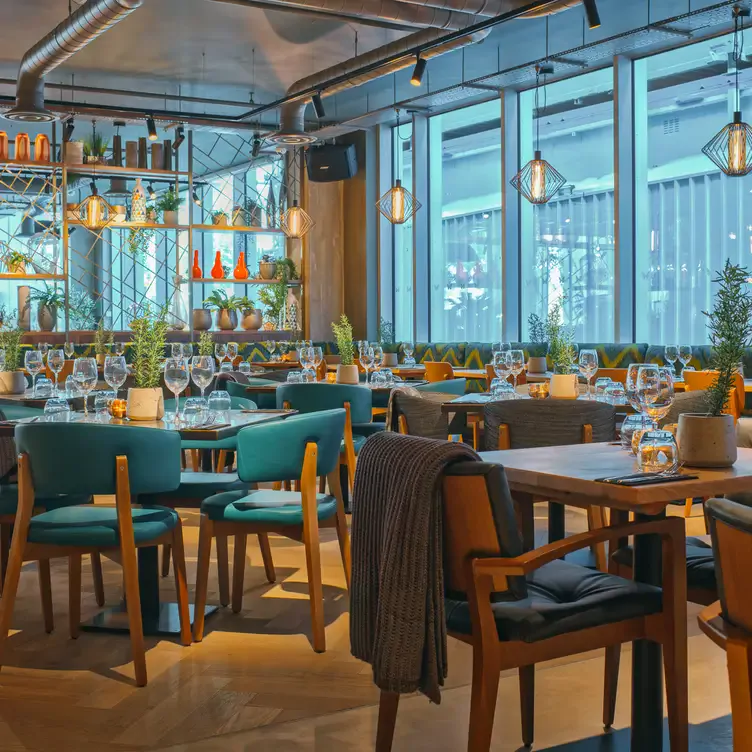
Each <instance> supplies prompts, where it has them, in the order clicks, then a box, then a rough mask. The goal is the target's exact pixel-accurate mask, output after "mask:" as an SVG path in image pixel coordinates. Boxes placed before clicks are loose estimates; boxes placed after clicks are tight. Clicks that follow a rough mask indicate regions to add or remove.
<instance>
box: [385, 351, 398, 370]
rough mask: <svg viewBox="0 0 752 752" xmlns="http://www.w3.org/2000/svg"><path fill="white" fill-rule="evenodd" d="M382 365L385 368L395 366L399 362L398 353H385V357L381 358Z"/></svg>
mask: <svg viewBox="0 0 752 752" xmlns="http://www.w3.org/2000/svg"><path fill="white" fill-rule="evenodd" d="M381 365H382V366H384V368H394V367H395V366H396V365H398V363H397V353H384V357H383V358H382V360H381Z"/></svg>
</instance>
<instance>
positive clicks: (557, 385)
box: [549, 373, 579, 399]
mask: <svg viewBox="0 0 752 752" xmlns="http://www.w3.org/2000/svg"><path fill="white" fill-rule="evenodd" d="M549 394H550V395H551V397H552V398H553V399H577V397H578V396H579V390H578V388H577V374H576V373H556V374H554V375H553V376H552V377H551V388H550V391H549Z"/></svg>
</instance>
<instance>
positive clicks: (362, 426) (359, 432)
mask: <svg viewBox="0 0 752 752" xmlns="http://www.w3.org/2000/svg"><path fill="white" fill-rule="evenodd" d="M374 407H379V405H376V404H375V403H374ZM384 407H386V405H384ZM384 430H386V423H353V427H352V432H353V437H358V436H365V437H366V438H368V437H369V436H373V435H374V434H375V433H381V432H382V431H384Z"/></svg>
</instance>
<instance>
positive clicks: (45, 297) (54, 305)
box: [27, 282, 65, 332]
mask: <svg viewBox="0 0 752 752" xmlns="http://www.w3.org/2000/svg"><path fill="white" fill-rule="evenodd" d="M44 288H45V289H44V290H36V289H34V288H32V289H31V290H29V299H28V304H30V303H32V302H34V303H36V304H37V323H38V324H39V328H40V329H41V330H42V331H43V332H52V331H54V329H55V326H56V325H57V309H58V307H60V308H64V307H65V294H64V293H63V292H61V291H59V290H58V289H57V288H56V287H55V286H54V285H53V286H52V287H50V285H48V284H47V283H46V282H45V283H44ZM28 304H27V305H28Z"/></svg>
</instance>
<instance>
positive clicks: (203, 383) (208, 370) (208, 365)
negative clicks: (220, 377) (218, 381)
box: [191, 355, 214, 398]
mask: <svg viewBox="0 0 752 752" xmlns="http://www.w3.org/2000/svg"><path fill="white" fill-rule="evenodd" d="M191 378H192V379H193V383H194V384H195V385H196V386H197V387H198V388H199V389H200V390H201V397H202V398H203V396H204V392H205V391H206V387H207V386H209V384H211V381H212V379H213V378H214V358H212V356H211V355H194V356H193V357H192V358H191Z"/></svg>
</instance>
